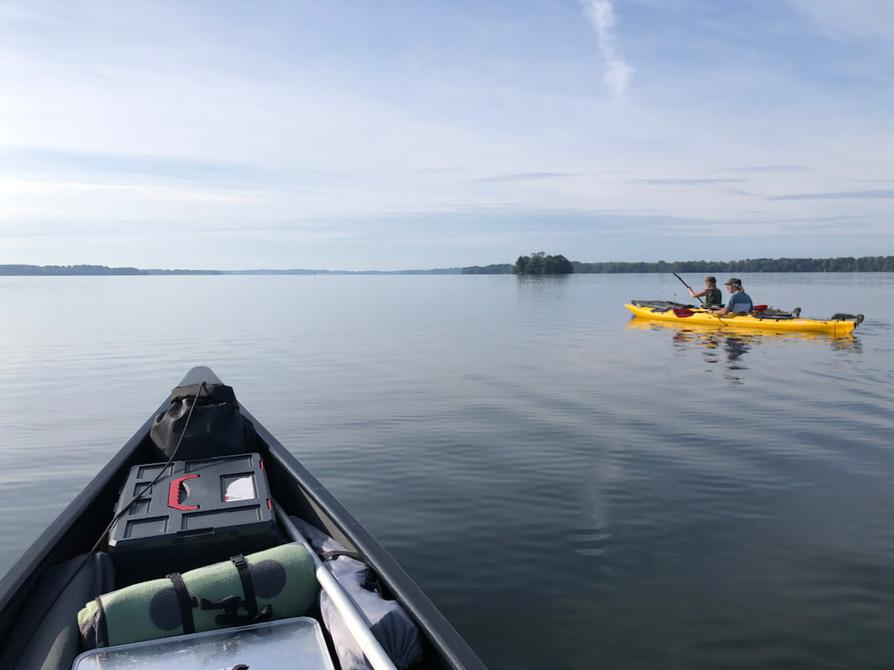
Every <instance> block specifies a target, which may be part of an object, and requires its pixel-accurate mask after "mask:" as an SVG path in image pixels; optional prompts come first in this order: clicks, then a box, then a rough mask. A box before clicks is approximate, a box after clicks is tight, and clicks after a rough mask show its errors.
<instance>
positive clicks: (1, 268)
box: [0, 256, 894, 277]
mask: <svg viewBox="0 0 894 670" xmlns="http://www.w3.org/2000/svg"><path fill="white" fill-rule="evenodd" d="M571 262H572V264H573V265H574V270H575V273H580V274H606V273H613V274H614V273H616V274H622V273H630V274H644V273H650V274H655V273H663V272H687V273H693V272H699V273H700V272H891V271H894V256H837V257H824V258H807V257H801V258H795V257H783V258H775V259H774V258H748V259H743V260H733V261H716V260H712V261H704V260H690V261H598V262H592V263H590V262H581V261H571ZM513 268H514V264H512V263H492V264H489V265H466V266H454V267H441V268H428V269H419V268H416V269H406V270H327V269H310V268H284V269H277V268H250V269H243V270H220V269H186V268H172V269H165V268H137V267H133V266H108V265H99V264H87V263H83V264H73V265H56V264H54V265H36V264H30V263H10V264H0V276H7V277H8V276H147V275H209V276H213V275H455V274H511V273H512V271H513Z"/></svg>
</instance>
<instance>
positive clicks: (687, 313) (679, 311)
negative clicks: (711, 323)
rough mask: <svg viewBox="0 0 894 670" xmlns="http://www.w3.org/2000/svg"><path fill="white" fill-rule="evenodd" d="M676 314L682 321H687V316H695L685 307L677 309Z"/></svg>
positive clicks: (675, 309)
mask: <svg viewBox="0 0 894 670" xmlns="http://www.w3.org/2000/svg"><path fill="white" fill-rule="evenodd" d="M674 314H675V315H677V316H678V317H680V318H681V319H685V318H686V317H687V316H692V315H693V314H695V312H693V311H692V310H691V309H686V308H685V307H675V308H674Z"/></svg>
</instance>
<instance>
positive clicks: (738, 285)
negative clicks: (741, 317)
mask: <svg viewBox="0 0 894 670" xmlns="http://www.w3.org/2000/svg"><path fill="white" fill-rule="evenodd" d="M724 286H726V290H727V291H729V293H730V296H729V302H728V303H726V307H721V308H720V309H718V310H714V312H713V313H714V314H716V315H717V316H726V315H727V314H748V313H749V312H751V310H752V309H753V308H754V305H753V303H752V302H751V296H750V295H748V294H747V293H745V291H744V289H743V288H742V280H741V279H736V278H731V279H727V280H726V282H725V283H724Z"/></svg>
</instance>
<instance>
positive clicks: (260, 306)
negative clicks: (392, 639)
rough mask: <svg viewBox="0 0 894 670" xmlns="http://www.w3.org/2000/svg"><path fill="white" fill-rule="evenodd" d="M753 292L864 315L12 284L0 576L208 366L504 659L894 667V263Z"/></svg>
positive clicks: (117, 284)
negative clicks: (795, 319) (739, 322)
mask: <svg viewBox="0 0 894 670" xmlns="http://www.w3.org/2000/svg"><path fill="white" fill-rule="evenodd" d="M690 279H692V281H693V282H698V280H699V279H700V278H699V277H690ZM744 281H745V283H746V288H747V290H748V291H749V293H750V294H751V295H752V297H753V298H754V299H755V301H756V302H767V303H770V304H773V305H776V306H779V307H793V306H796V305H800V306H802V307H803V308H804V314H805V315H818V316H829V315H830V314H831V313H833V312H836V311H848V312H863V313H865V314H866V315H867V320H866V322H865V323H864V324H863V325H862V326H861V327H860V328H859V329H858V334H857V336H856V337H854V338H852V339H843V340H833V339H828V338H823V337H813V338H807V337H797V336H785V335H759V334H746V335H736V334H734V333H732V332H718V331H711V330H680V329H678V328H672V327H662V326H657V325H656V326H649V325H643V324H638V323H636V322H631V321H630V319H629V316H628V314H627V312H626V310H625V309H624V308H623V302H625V301H626V300H629V299H631V298H640V299H658V298H673V297H674V295H675V294H676V298H677V299H678V300H682V299H683V296H684V293H683V291H681V290H680V286H679V284H678V283H676V280H675V279H674V278H673V277H672V276H668V277H665V276H658V275H579V276H572V277H565V278H542V279H536V278H532V279H526V278H516V277H512V276H477V277H476V276H420V277H414V276H373V277H358V276H354V277H312V276H310V277H263V276H262V277H238V276H222V277H83V278H61V277H60V278H8V277H7V278H0V319H2V324H3V327H2V329H0V406H2V408H3V410H2V412H0V538H2V547H0V569H6V568H8V567H9V566H10V565H11V564H12V562H13V561H15V559H16V558H17V557H18V556H19V555H20V554H21V552H23V551H24V550H25V549H26V548H27V546H28V545H29V544H30V543H31V542H32V541H33V540H34V539H35V538H36V537H37V535H38V534H39V533H40V532H41V531H42V530H43V529H44V528H45V526H46V525H47V523H48V522H49V521H50V520H51V519H53V518H54V517H55V516H56V515H57V514H58V513H59V512H60V511H61V509H62V508H63V507H64V506H65V505H66V504H67V503H68V502H69V501H70V500H71V499H72V498H73V497H74V496H75V495H76V494H77V493H78V492H79V491H80V490H81V488H82V487H83V486H84V485H85V484H86V483H87V482H88V481H89V479H90V478H91V477H92V476H93V475H94V474H95V473H96V471H97V470H98V469H99V468H100V467H101V466H102V465H103V464H104V463H105V462H106V461H107V460H108V459H109V458H110V457H111V456H112V454H113V453H114V452H115V451H116V450H117V449H118V448H120V446H121V445H122V443H123V442H124V441H125V440H126V439H127V438H128V437H129V436H130V435H131V434H132V433H133V432H134V431H135V430H136V429H137V428H138V427H139V425H140V424H141V423H142V421H143V420H144V419H145V418H146V417H147V416H148V415H149V414H150V413H151V412H152V410H153V409H154V408H155V407H156V406H157V405H158V403H159V402H161V400H163V399H164V397H165V396H166V395H167V393H168V392H169V390H170V388H171V387H172V386H174V385H175V384H176V383H177V382H178V381H179V379H180V377H182V375H183V374H184V373H185V372H186V371H187V369H188V368H190V367H191V366H193V365H196V364H205V365H210V366H211V367H212V368H213V369H214V370H215V372H217V373H218V375H219V376H220V377H221V378H223V380H224V381H225V382H227V383H229V384H231V385H233V386H234V387H235V388H236V392H237V395H238V396H239V398H240V400H241V401H242V402H243V403H244V404H245V405H246V406H247V407H248V408H249V409H250V410H251V411H252V412H253V413H254V414H255V416H256V417H257V418H258V419H259V420H261V421H262V422H263V423H264V424H265V425H266V426H267V427H268V428H269V429H270V430H271V431H272V432H273V433H274V434H275V435H277V436H278V437H279V438H280V440H281V441H282V442H283V443H284V444H285V445H287V446H288V447H289V448H290V449H291V450H292V451H293V452H294V453H295V454H297V455H298V456H299V457H300V458H301V459H302V461H303V462H304V463H305V464H306V465H307V466H308V467H309V468H310V469H311V470H312V471H313V472H314V473H315V474H316V475H317V476H318V477H319V478H320V479H321V480H322V481H323V483H324V484H326V485H327V486H328V487H329V488H330V489H331V490H332V491H333V493H335V495H336V496H337V497H339V498H340V499H341V500H342V501H343V502H344V503H345V505H346V506H347V507H348V508H349V509H350V510H351V511H352V512H353V513H354V514H355V515H356V516H357V517H358V518H359V519H360V520H361V521H362V522H363V523H364V524H365V525H366V526H367V527H368V528H369V529H370V530H371V531H372V533H373V534H374V535H375V536H377V537H378V538H379V540H380V541H381V542H382V543H383V544H384V545H385V546H386V547H387V548H388V549H389V550H390V551H391V552H392V553H393V554H394V555H395V557H396V558H397V559H398V561H399V562H400V563H401V564H402V565H403V566H404V567H405V568H406V569H407V571H408V572H409V573H410V574H411V575H412V576H413V577H414V579H416V580H417V581H418V582H419V584H420V585H421V586H422V587H423V589H424V590H425V591H426V592H427V593H428V594H429V595H430V596H431V597H432V599H433V600H434V601H435V602H436V603H437V604H438V606H439V607H440V608H441V609H442V610H443V611H444V613H445V614H446V615H447V616H448V618H449V619H450V620H451V621H452V622H453V623H454V625H455V626H456V627H457V628H458V630H459V631H460V632H461V633H462V634H463V635H464V636H465V637H466V639H467V640H468V641H469V643H470V644H471V645H472V646H473V647H474V648H475V649H476V650H477V651H478V653H479V654H480V655H481V656H482V658H483V659H484V660H485V661H486V662H487V663H488V664H489V665H490V666H491V667H493V668H534V667H539V668H590V667H597V666H598V667H604V668H657V667H660V668H690V667H704V668H746V667H793V668H794V667H812V668H833V667H835V668H854V667H879V668H881V667H891V665H892V663H894V635H892V633H891V622H892V621H894V483H892V476H894V414H892V400H894V384H892V381H894V378H892V372H894V337H892V324H894V301H892V300H891V295H892V292H894V275H890V274H873V275H854V274H844V275H837V274H816V275H807V274H805V275H754V276H751V277H748V276H746V277H744Z"/></svg>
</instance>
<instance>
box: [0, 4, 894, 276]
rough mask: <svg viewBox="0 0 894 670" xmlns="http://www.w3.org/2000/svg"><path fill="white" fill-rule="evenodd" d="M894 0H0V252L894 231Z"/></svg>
mask: <svg viewBox="0 0 894 670" xmlns="http://www.w3.org/2000/svg"><path fill="white" fill-rule="evenodd" d="M892 110H894V3H892V2H889V1H888V0H860V1H859V2H854V3H842V2H840V1H838V0H836V1H832V0H773V1H767V0H755V1H744V0H743V1H738V0H726V1H724V2H708V1H705V2H696V1H694V0H676V1H675V0H613V1H609V0H568V1H564V2H563V1H560V0H542V1H536V0H514V1H513V2H505V1H501V2H493V3H488V2H478V1H476V2H465V1H455V2H425V1H422V0H420V1H414V2H388V1H380V2H375V3H372V2H363V3H362V2H341V1H339V0H332V1H329V2H325V3H319V2H314V3H302V2H266V3H243V2H211V1H210V0H209V1H206V2H190V3H184V2H151V3H149V2H146V3H140V2H128V3H121V2H90V3H86V2H85V3H57V2H46V3H41V2H37V1H34V0H29V1H28V2H20V3H18V2H3V1H2V0H0V263H40V264H44V263H81V262H85V263H104V264H111V265H137V266H141V267H194V268H197V267H215V268H254V267H277V268H285V267H314V268H344V269H366V268H380V269H393V268H410V267H436V266H454V265H468V264H476V263H491V262H509V261H511V260H512V259H513V258H514V257H515V256H517V255H518V254H520V253H526V252H529V251H534V250H540V249H544V250H547V251H551V252H555V253H564V254H566V255H567V256H569V257H570V258H573V259H577V260H585V261H599V260H658V259H665V260H676V259H690V258H693V259H694V258H715V259H732V258H743V257H755V256H783V255H787V256H792V255H801V256H827V255H869V254H894V244H892V242H894V214H892V212H894V113H892Z"/></svg>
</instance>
